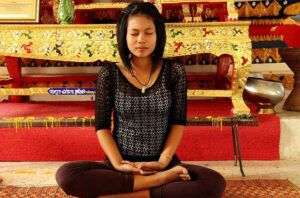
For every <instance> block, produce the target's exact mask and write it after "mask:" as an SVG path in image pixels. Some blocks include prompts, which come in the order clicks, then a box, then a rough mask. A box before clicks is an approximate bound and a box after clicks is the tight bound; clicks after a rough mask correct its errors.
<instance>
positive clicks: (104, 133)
mask: <svg viewBox="0 0 300 198" xmlns="http://www.w3.org/2000/svg"><path fill="white" fill-rule="evenodd" d="M97 136H98V140H99V143H100V146H101V148H102V150H103V151H104V153H105V155H106V156H107V157H108V159H109V161H110V162H111V164H112V165H113V167H114V168H115V169H116V170H118V171H123V172H134V173H136V174H141V169H140V168H137V167H135V166H134V164H130V163H127V162H124V161H123V158H122V156H121V154H120V151H119V149H118V147H117V144H116V142H115V140H114V139H113V137H112V135H111V132H110V130H109V129H101V130H98V131H97Z"/></svg>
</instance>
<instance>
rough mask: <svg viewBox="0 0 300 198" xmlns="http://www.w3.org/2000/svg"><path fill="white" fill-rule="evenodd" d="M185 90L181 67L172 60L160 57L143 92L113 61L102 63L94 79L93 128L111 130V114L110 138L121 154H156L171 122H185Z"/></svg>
mask: <svg viewBox="0 0 300 198" xmlns="http://www.w3.org/2000/svg"><path fill="white" fill-rule="evenodd" d="M186 90H187V88H186V76H185V71H184V67H183V66H182V65H181V64H178V63H176V62H174V61H171V60H168V59H164V60H163V64H162V68H161V70H160V73H159V75H158V77H157V80H156V81H155V82H154V84H153V85H152V86H151V87H149V88H147V89H146V91H145V93H142V92H141V90H140V89H139V88H137V87H136V86H134V85H133V84H131V83H130V82H129V81H128V79H127V78H126V77H125V76H124V75H123V73H122V72H121V71H120V69H119V68H118V66H117V65H116V64H115V63H105V64H104V65H103V66H102V67H101V68H100V71H99V73H98V80H97V91H96V112H95V126H96V130H100V129H111V117H112V116H111V115H113V120H114V124H113V126H114V127H113V137H114V139H115V141H116V143H117V145H118V147H119V150H120V152H121V155H122V156H123V157H124V156H132V157H137V158H138V157H157V156H159V155H160V153H161V151H162V149H163V146H164V143H165V140H166V137H167V134H168V131H169V129H170V126H171V124H178V125H185V124H186ZM112 112H113V114H112Z"/></svg>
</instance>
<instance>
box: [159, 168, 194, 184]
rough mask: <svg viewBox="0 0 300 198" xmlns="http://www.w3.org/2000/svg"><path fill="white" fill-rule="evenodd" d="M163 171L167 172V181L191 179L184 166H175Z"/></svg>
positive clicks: (165, 175) (165, 177)
mask: <svg viewBox="0 0 300 198" xmlns="http://www.w3.org/2000/svg"><path fill="white" fill-rule="evenodd" d="M163 173H165V174H164V180H165V182H166V183H168V182H172V181H180V180H182V181H188V180H191V177H190V175H189V173H188V170H187V169H186V168H185V167H183V166H175V167H173V168H171V169H169V170H166V171H164V172H163Z"/></svg>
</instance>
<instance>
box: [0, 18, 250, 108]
mask: <svg viewBox="0 0 300 198" xmlns="http://www.w3.org/2000/svg"><path fill="white" fill-rule="evenodd" d="M248 26H249V23H248V22H212V23H170V24H166V30H167V42H166V47H165V53H164V57H176V56H185V55H192V54H199V53H212V54H214V55H217V56H219V55H221V54H230V55H232V57H233V59H234V65H235V68H234V74H235V75H234V77H233V79H232V82H233V86H232V90H230V91H232V94H229V93H227V92H226V93H224V92H219V90H216V92H215V93H216V94H215V96H224V97H231V98H232V99H233V100H232V101H233V105H234V112H235V113H237V114H249V113H250V111H249V108H248V107H247V106H246V105H245V104H244V101H243V99H242V91H243V88H244V86H245V82H246V80H247V77H248V73H249V71H250V68H251V65H250V64H251V40H250V39H249V36H248ZM0 55H4V56H16V57H24V58H36V59H48V60H60V61H77V62H93V61H97V60H107V61H118V60H119V56H118V53H117V46H116V35H115V25H112V24H107V25H1V26H0ZM5 91H6V90H1V89H0V95H14V94H13V91H12V90H10V91H9V93H6V94H3V92H5ZM44 91H45V90H43V89H41V90H40V92H39V93H44ZM18 92H21V91H20V90H19V91H18ZM204 92H206V91H204ZM32 93H37V89H34V90H33V89H31V90H30V89H27V90H26V89H25V91H24V93H23V94H25V95H30V94H32ZM196 93H197V92H196ZM196 93H195V94H196ZM207 94H208V95H210V94H211V93H209V92H207ZM196 95H197V94H196ZM199 96H205V94H203V93H202V92H201V91H200V92H199ZM236 100H237V101H236Z"/></svg>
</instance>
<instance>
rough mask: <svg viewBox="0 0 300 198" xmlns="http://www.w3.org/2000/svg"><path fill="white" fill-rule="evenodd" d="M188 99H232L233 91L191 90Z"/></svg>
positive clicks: (188, 92)
mask: <svg viewBox="0 0 300 198" xmlns="http://www.w3.org/2000/svg"><path fill="white" fill-rule="evenodd" d="M187 97H188V99H197V98H199V97H232V90H206V89H203V90H202V89H189V90H188V91H187Z"/></svg>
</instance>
